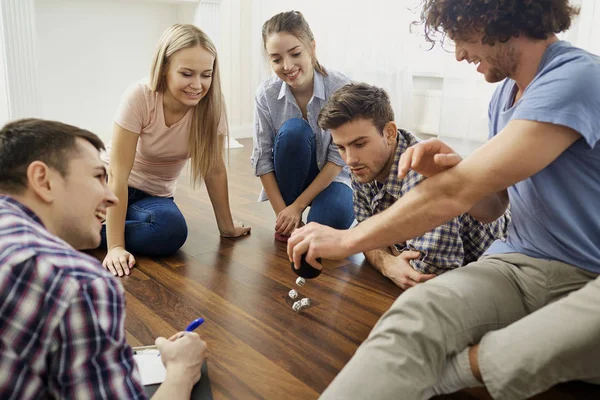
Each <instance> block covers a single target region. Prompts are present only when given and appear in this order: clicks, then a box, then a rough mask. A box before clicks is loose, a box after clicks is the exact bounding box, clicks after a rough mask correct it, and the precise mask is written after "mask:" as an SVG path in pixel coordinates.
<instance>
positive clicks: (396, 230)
mask: <svg viewBox="0 0 600 400" xmlns="http://www.w3.org/2000/svg"><path fill="white" fill-rule="evenodd" d="M580 137H581V136H580V135H579V133H577V132H576V131H574V130H572V129H570V128H567V127H564V126H561V125H554V124H548V123H542V122H535V121H527V120H515V121H511V122H510V123H509V124H508V125H507V126H506V127H505V128H504V129H503V130H502V132H500V133H499V134H498V135H497V136H495V137H494V138H493V139H491V140H490V141H489V142H487V143H486V144H485V145H483V146H482V147H480V148H479V149H478V150H477V151H475V152H474V153H473V154H472V155H470V156H469V157H467V158H466V159H464V160H463V161H462V162H460V163H459V164H457V165H456V166H455V167H453V168H450V169H447V170H445V171H443V172H440V173H438V174H435V175H433V176H431V177H429V178H428V179H426V180H425V181H423V182H422V183H421V184H419V185H418V186H417V187H415V188H414V189H412V190H410V191H409V192H408V193H406V194H405V195H404V196H403V197H402V198H401V199H400V200H398V201H397V202H396V203H394V204H393V205H392V206H391V207H390V208H388V209H387V210H385V211H383V212H382V213H379V214H377V215H374V216H373V217H371V218H368V219H367V220H365V221H363V222H362V223H361V224H360V225H358V226H357V227H355V228H352V229H350V230H347V231H339V230H335V229H332V228H329V227H324V226H321V225H318V224H308V225H307V226H305V227H303V228H301V229H299V230H297V231H295V232H294V235H292V237H291V239H290V240H289V241H288V255H289V256H290V259H291V260H293V261H294V263H295V264H296V265H297V266H299V265H300V257H301V256H302V254H304V253H306V259H307V261H308V262H309V263H310V264H311V265H313V266H314V267H316V268H320V267H321V265H320V264H319V263H318V262H317V261H316V258H317V257H322V258H329V259H340V258H344V257H346V256H348V255H350V254H355V253H358V252H361V251H362V252H364V251H368V250H373V249H377V248H381V247H384V246H388V245H391V244H393V243H399V242H405V241H407V240H409V239H411V238H414V237H417V236H420V235H422V234H424V233H425V232H428V231H430V230H432V229H433V228H435V227H436V226H440V225H441V224H443V223H445V222H446V221H449V220H450V219H452V218H453V217H455V216H457V215H460V214H463V213H465V212H468V211H469V210H470V209H472V208H473V207H474V206H475V205H476V204H477V203H478V202H479V201H480V200H482V199H483V198H485V197H486V196H490V195H492V194H494V193H498V192H500V191H502V190H505V189H506V188H507V187H509V186H511V185H514V184H515V183H517V182H520V181H522V180H524V179H526V178H528V177H530V176H532V175H534V174H536V173H537V172H539V171H541V170H542V169H544V168H545V167H546V166H548V165H549V164H550V163H551V162H552V161H554V160H555V159H556V158H557V157H558V156H559V155H560V154H561V153H562V152H564V151H565V150H566V149H567V148H568V147H569V146H571V145H572V144H573V143H574V142H575V141H576V140H577V139H579V138H580ZM532 149H535V151H532Z"/></svg>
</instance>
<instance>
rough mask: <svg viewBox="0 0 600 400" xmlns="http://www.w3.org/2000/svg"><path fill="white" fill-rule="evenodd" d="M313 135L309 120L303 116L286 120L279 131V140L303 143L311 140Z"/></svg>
mask: <svg viewBox="0 0 600 400" xmlns="http://www.w3.org/2000/svg"><path fill="white" fill-rule="evenodd" d="M312 137H313V132H312V129H311V128H310V125H309V124H308V122H306V121H305V120H303V119H302V118H291V119H288V120H287V121H285V122H284V124H283V125H281V128H279V132H278V133H277V141H281V140H284V141H289V142H291V143H301V142H302V141H309V140H311V139H312Z"/></svg>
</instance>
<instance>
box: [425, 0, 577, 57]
mask: <svg viewBox="0 0 600 400" xmlns="http://www.w3.org/2000/svg"><path fill="white" fill-rule="evenodd" d="M577 14H579V8H578V7H574V6H572V5H570V4H569V0H423V2H422V11H421V20H420V21H416V22H415V24H417V25H423V27H424V29H425V38H426V40H427V41H428V42H430V43H431V44H432V45H434V44H435V42H436V38H438V40H440V39H439V36H440V35H441V40H440V41H441V42H443V40H444V38H445V37H446V36H447V35H448V36H449V37H450V38H452V39H455V40H456V39H467V38H469V37H470V36H471V35H473V34H477V33H483V38H482V44H488V45H490V46H493V45H494V44H495V43H496V42H500V43H505V42H507V41H508V40H509V39H510V38H512V37H518V36H519V35H526V36H528V37H531V38H533V39H541V40H543V39H547V38H548V35H550V34H552V33H559V32H563V31H566V30H567V29H569V27H570V26H571V19H572V18H573V17H574V16H576V15H577Z"/></svg>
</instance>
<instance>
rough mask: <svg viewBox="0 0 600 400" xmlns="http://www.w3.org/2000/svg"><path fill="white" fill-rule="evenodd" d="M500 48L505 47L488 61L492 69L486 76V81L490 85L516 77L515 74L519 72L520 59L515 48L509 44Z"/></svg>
mask: <svg viewBox="0 0 600 400" xmlns="http://www.w3.org/2000/svg"><path fill="white" fill-rule="evenodd" d="M500 46H503V48H501V49H500V50H499V51H498V53H497V54H495V55H494V56H490V57H489V59H488V64H489V65H490V68H489V71H488V72H487V73H486V74H485V80H486V81H488V82H490V83H496V82H500V81H503V80H504V79H506V78H508V77H510V76H515V73H516V72H517V66H518V64H519V57H518V53H517V51H516V50H515V48H514V46H512V45H508V44H506V45H502V44H501V45H500ZM504 46H506V47H504Z"/></svg>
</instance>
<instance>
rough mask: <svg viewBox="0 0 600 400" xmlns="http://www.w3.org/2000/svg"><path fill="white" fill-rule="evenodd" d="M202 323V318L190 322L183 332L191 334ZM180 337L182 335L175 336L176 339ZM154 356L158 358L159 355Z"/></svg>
mask: <svg viewBox="0 0 600 400" xmlns="http://www.w3.org/2000/svg"><path fill="white" fill-rule="evenodd" d="M203 323H204V318H198V319H195V320H193V321H192V322H190V324H189V325H188V326H187V328H185V331H186V332H193V331H195V330H196V328H198V327H199V326H200V325H202V324H203ZM182 336H183V335H180V336H177V339H179V338H180V337H182ZM177 339H175V340H177ZM156 356H157V357H160V353H158V354H157V355H156Z"/></svg>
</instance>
